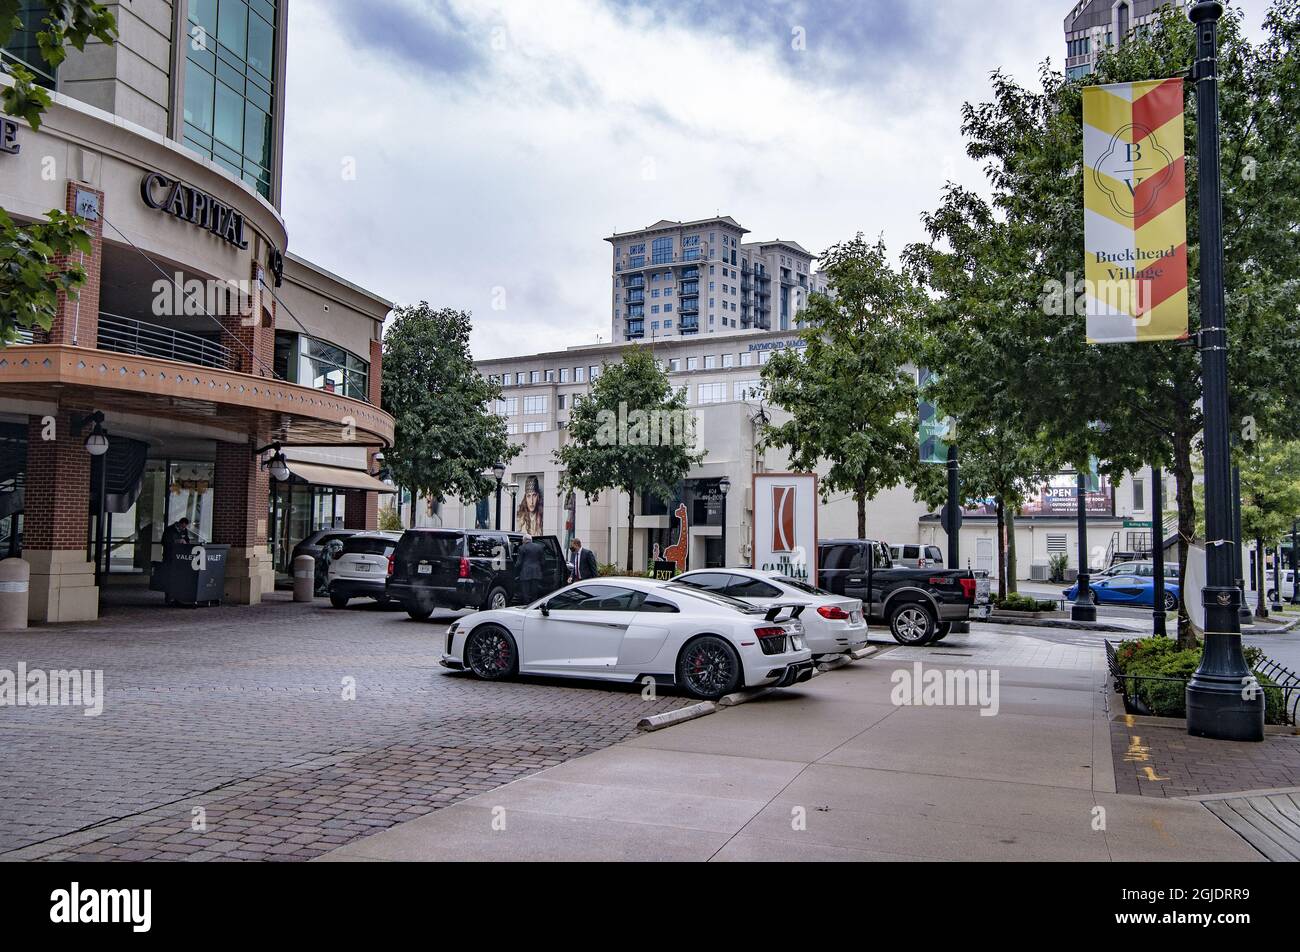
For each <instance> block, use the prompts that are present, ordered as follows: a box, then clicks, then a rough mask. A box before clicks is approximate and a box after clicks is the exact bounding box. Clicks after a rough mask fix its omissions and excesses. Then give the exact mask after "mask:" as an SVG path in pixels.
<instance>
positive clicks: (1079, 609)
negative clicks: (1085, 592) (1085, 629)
mask: <svg viewBox="0 0 1300 952" xmlns="http://www.w3.org/2000/svg"><path fill="white" fill-rule="evenodd" d="M1096 620H1097V606H1096V605H1093V604H1092V603H1091V602H1089V603H1088V604H1084V603H1083V602H1073V603H1072V604H1071V605H1070V621H1096Z"/></svg>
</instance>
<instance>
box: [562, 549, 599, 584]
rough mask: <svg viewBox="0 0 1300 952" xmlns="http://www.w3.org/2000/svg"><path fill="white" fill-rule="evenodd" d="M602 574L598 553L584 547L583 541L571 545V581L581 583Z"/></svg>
mask: <svg viewBox="0 0 1300 952" xmlns="http://www.w3.org/2000/svg"><path fill="white" fill-rule="evenodd" d="M599 574H600V567H599V566H598V565H597V564H596V553H595V552H592V551H591V550H590V549H584V548H583V547H582V540H581V539H574V540H573V541H572V542H570V543H569V581H570V582H581V581H583V580H584V579H589V578H595V577H596V576H597V575H599Z"/></svg>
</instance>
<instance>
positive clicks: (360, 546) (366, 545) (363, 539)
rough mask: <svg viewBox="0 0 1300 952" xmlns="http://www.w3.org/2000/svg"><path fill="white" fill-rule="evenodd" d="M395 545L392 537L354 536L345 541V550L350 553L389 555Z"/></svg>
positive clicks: (345, 552)
mask: <svg viewBox="0 0 1300 952" xmlns="http://www.w3.org/2000/svg"><path fill="white" fill-rule="evenodd" d="M395 545H396V543H395V542H393V541H392V540H391V539H383V538H379V537H378V536H353V537H352V538H350V539H348V540H347V541H346V542H344V543H343V552H344V554H350V555H387V554H388V553H389V552H392V551H393V548H394V546H395Z"/></svg>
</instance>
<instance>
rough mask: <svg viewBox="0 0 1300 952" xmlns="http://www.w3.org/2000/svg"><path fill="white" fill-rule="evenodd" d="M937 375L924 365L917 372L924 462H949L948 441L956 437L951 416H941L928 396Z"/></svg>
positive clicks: (919, 427)
mask: <svg viewBox="0 0 1300 952" xmlns="http://www.w3.org/2000/svg"><path fill="white" fill-rule="evenodd" d="M934 379H936V375H935V374H934V373H933V372H931V371H930V370H927V369H926V368H925V367H922V368H921V369H920V370H918V371H917V372H916V383H917V391H918V392H919V394H920V400H919V401H918V405H917V406H918V410H919V414H920V418H919V420H918V421H917V436H918V439H919V441H920V444H921V462H922V463H940V464H943V465H945V466H946V465H947V464H948V443H949V442H950V441H952V440H953V439H954V437H955V433H954V427H953V425H952V418H951V417H941V416H939V410H938V408H937V407H935V405H934V404H933V403H932V402H931V401H930V400H928V399H927V398H926V391H927V390H928V389H929V387H930V383H931V382H932V381H933V380H934Z"/></svg>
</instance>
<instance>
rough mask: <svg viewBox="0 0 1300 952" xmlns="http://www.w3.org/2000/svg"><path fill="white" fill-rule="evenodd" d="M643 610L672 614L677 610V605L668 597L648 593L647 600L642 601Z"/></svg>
mask: <svg viewBox="0 0 1300 952" xmlns="http://www.w3.org/2000/svg"><path fill="white" fill-rule="evenodd" d="M641 611H643V612H662V613H663V614H670V613H675V612H676V611H677V606H676V605H674V604H673V603H672V602H670V601H668V599H666V598H660V597H659V596H658V595H647V596H646V597H645V601H644V602H642V603H641Z"/></svg>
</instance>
